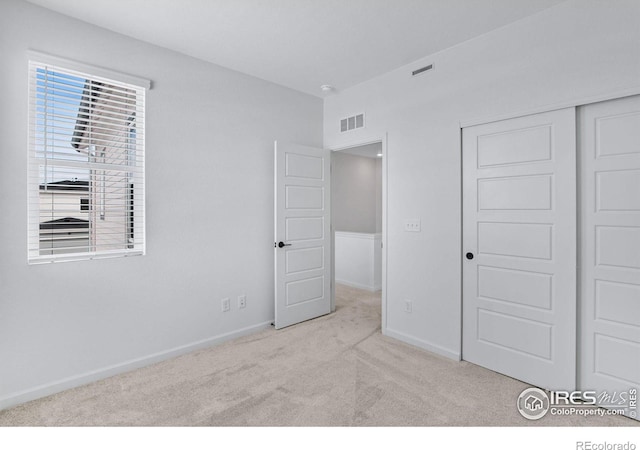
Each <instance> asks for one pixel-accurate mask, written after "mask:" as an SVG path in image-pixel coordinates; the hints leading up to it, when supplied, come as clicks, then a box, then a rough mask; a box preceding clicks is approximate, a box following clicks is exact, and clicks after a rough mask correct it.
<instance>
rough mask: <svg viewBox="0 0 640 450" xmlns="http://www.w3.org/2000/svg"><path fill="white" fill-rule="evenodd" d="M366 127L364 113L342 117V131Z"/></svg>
mask: <svg viewBox="0 0 640 450" xmlns="http://www.w3.org/2000/svg"><path fill="white" fill-rule="evenodd" d="M358 128H364V113H361V114H356V115H355V116H351V117H345V118H344V119H340V133H344V132H346V131H351V130H356V129H358Z"/></svg>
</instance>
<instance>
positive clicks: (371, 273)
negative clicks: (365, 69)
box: [331, 140, 386, 332]
mask: <svg viewBox="0 0 640 450" xmlns="http://www.w3.org/2000/svg"><path fill="white" fill-rule="evenodd" d="M385 147H386V146H385V145H384V141H382V140H380V141H376V142H370V143H366V144H361V145H357V146H351V147H347V148H340V149H336V150H334V151H333V153H332V157H331V165H332V172H331V192H332V194H331V204H332V208H331V218H332V219H331V220H332V233H333V239H332V242H333V246H334V249H333V252H332V254H333V290H334V295H333V301H334V303H333V304H332V310H335V286H336V284H340V285H343V286H348V287H352V288H357V289H363V290H366V291H369V292H372V293H377V294H378V295H381V297H382V329H383V332H384V329H385V326H384V324H385V310H386V307H385V306H386V305H385V300H386V299H385V285H386V279H385V278H386V277H385V276H384V275H385V271H386V258H385V249H384V247H385V245H384V244H385V230H386V226H385V217H386V189H385V187H386V176H385V174H386V170H385V169H386V158H385V157H386V154H385V153H386V151H385V150H386V149H385Z"/></svg>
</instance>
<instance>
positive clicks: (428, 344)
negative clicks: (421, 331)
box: [382, 327, 461, 361]
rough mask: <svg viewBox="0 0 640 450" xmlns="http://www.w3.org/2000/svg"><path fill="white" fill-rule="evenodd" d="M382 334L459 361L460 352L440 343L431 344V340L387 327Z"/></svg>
mask: <svg viewBox="0 0 640 450" xmlns="http://www.w3.org/2000/svg"><path fill="white" fill-rule="evenodd" d="M382 334H384V335H385V336H389V337H391V338H394V339H397V340H399V341H402V342H405V343H407V344H410V345H413V346H415V347H418V348H421V349H423V350H426V351H428V352H431V353H436V354H438V355H440V356H444V357H446V358H449V359H453V360H456V361H460V357H461V355H460V352H456V351H453V350H449V349H448V348H444V347H442V346H440V345H436V344H432V343H431V342H427V341H424V340H422V339H418V338H415V337H413V336H409V335H407V334H404V333H400V332H399V331H393V330H391V329H389V328H388V327H386V328H384V329H383V331H382Z"/></svg>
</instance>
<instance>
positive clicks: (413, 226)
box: [404, 219, 420, 233]
mask: <svg viewBox="0 0 640 450" xmlns="http://www.w3.org/2000/svg"><path fill="white" fill-rule="evenodd" d="M404 231H409V232H413V233H419V232H420V219H406V220H405V221H404Z"/></svg>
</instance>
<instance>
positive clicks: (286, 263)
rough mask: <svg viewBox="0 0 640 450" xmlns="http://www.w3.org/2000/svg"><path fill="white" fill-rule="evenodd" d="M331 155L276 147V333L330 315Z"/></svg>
mask: <svg viewBox="0 0 640 450" xmlns="http://www.w3.org/2000/svg"><path fill="white" fill-rule="evenodd" d="M330 169H331V152H330V151H329V150H323V149H319V148H312V147H306V146H303V145H298V144H291V143H283V142H276V143H275V245H274V253H275V319H276V320H275V327H276V328H283V327H287V326H289V325H293V324H296V323H299V322H302V321H304V320H309V319H313V318H315V317H319V316H322V315H324V314H328V313H329V312H331V253H330V252H331V232H330V226H331V205H330V201H331V192H330V188H331V173H330Z"/></svg>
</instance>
